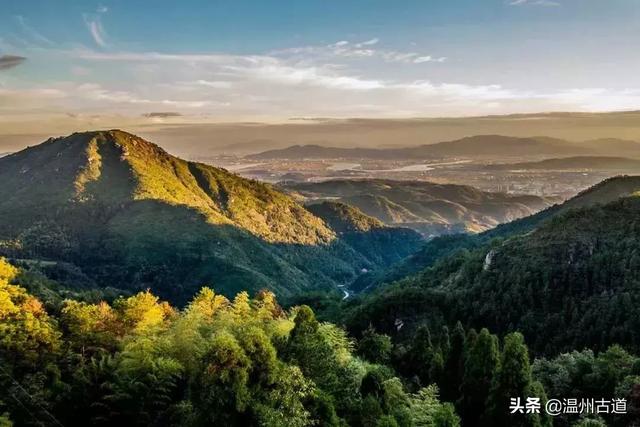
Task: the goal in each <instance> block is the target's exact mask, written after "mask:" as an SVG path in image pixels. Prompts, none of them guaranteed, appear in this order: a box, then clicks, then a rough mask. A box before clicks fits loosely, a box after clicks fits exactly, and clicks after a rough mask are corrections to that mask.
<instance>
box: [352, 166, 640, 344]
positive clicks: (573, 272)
mask: <svg viewBox="0 0 640 427" xmlns="http://www.w3.org/2000/svg"><path fill="white" fill-rule="evenodd" d="M639 184H640V180H639V178H637V177H619V178H614V179H610V180H607V181H605V182H603V183H601V184H599V185H597V186H595V187H594V188H592V189H591V190H589V191H586V192H584V193H583V194H581V195H579V196H577V197H576V198H574V199H572V200H571V201H569V202H567V203H566V204H565V205H562V206H558V207H556V208H554V209H551V210H550V211H551V212H547V213H545V214H544V215H542V214H539V215H540V217H539V219H538V220H537V221H536V220H534V219H535V218H531V219H529V220H528V222H527V223H526V227H516V226H512V227H511V228H508V227H507V228H506V229H505V230H506V231H504V234H502V236H501V238H498V239H493V240H491V239H488V238H487V239H486V240H485V241H484V242H478V241H477V240H476V241H475V243H474V244H473V245H468V244H467V245H461V247H462V248H463V249H462V250H454V251H451V252H450V253H449V255H446V256H444V257H442V258H439V259H438V260H435V261H434V260H431V263H430V265H431V266H430V267H428V268H426V269H424V270H423V271H422V272H420V273H418V274H415V275H412V276H409V277H407V278H406V279H403V280H401V281H399V282H397V283H396V284H394V285H391V286H389V287H388V288H385V289H382V290H380V291H378V292H375V293H374V294H373V295H371V296H369V297H365V298H364V301H362V303H361V305H356V306H354V307H353V308H352V313H351V320H350V324H351V327H352V328H353V329H354V330H359V329H361V328H365V327H366V326H367V325H368V324H369V323H370V322H372V323H373V324H374V325H375V326H376V327H379V328H380V329H382V330H385V331H394V332H397V325H398V322H401V323H402V324H403V325H404V326H403V328H402V331H401V333H403V331H407V330H411V329H412V327H414V326H415V325H417V324H419V323H422V322H427V323H433V324H439V323H441V322H446V323H449V324H450V322H452V321H456V320H461V321H462V322H463V323H465V324H467V325H469V326H474V327H485V326H486V327H489V328H492V329H494V330H496V331H499V332H500V333H504V332H507V331H511V330H519V331H522V332H523V334H524V335H525V337H526V338H527V342H529V344H530V345H531V346H532V347H533V348H534V349H535V350H536V351H537V352H555V351H563V350H567V349H571V348H580V347H582V346H590V347H593V348H596V349H598V348H605V347H606V346H607V345H609V344H611V343H613V342H615V343H620V344H624V345H627V346H629V347H630V348H634V349H637V348H640V338H639V337H638V336H637V334H636V333H635V332H634V331H636V330H638V327H639V326H640V324H639V323H638V319H640V311H638V310H639V309H638V307H639V305H638V302H640V288H639V287H638V283H640V264H639V263H640V198H638V197H637V196H634V195H632V194H633V193H635V191H636V189H638V188H640V186H639ZM629 194H631V195H629ZM620 195H628V196H627V197H623V198H621V199H619V200H615V201H609V200H611V199H612V198H615V197H616V196H620ZM599 201H602V202H605V203H606V202H608V201H609V202H608V203H606V204H600V203H598V202H599ZM528 230H532V231H528ZM510 232H513V234H510ZM492 236H493V237H496V236H500V233H497V232H494V233H493V234H492ZM509 236H511V237H509ZM353 304H355V302H354V303H353Z"/></svg>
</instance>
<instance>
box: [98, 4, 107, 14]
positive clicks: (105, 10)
mask: <svg viewBox="0 0 640 427" xmlns="http://www.w3.org/2000/svg"><path fill="white" fill-rule="evenodd" d="M96 12H97V13H107V12H109V8H108V7H107V6H104V5H100V6H98V8H97V9H96Z"/></svg>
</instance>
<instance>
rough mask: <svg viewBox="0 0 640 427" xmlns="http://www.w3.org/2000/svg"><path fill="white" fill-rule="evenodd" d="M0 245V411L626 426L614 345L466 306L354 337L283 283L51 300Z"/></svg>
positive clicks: (636, 368) (114, 418) (147, 419)
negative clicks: (614, 402) (588, 403)
mask: <svg viewBox="0 0 640 427" xmlns="http://www.w3.org/2000/svg"><path fill="white" fill-rule="evenodd" d="M20 277H23V276H21V274H20V270H19V269H18V268H16V267H14V266H12V265H11V264H9V263H7V262H6V261H0V337H1V339H0V362H1V365H0V367H1V371H0V389H1V390H4V392H3V393H2V394H0V398H1V401H0V414H2V415H1V418H0V425H2V426H3V427H5V426H12V425H16V426H41V425H47V426H48V425H54V426H60V425H64V426H76V425H77V426H86V425H97V426H99V425H122V426H128V425H131V426H205V425H207V426H209V425H230V426H231V425H242V426H314V425H318V426H362V427H380V426H407V427H409V426H439V427H440V426H441V427H445V426H446V427H455V426H460V425H465V426H474V425H495V426H550V425H552V423H554V425H561V426H570V425H571V426H602V425H606V424H604V423H605V422H607V423H609V425H615V426H618V425H619V426H624V425H629V423H631V422H634V421H637V419H638V418H637V417H638V416H639V415H640V412H639V411H640V406H638V404H639V403H640V400H639V399H640V387H639V386H638V384H639V383H640V358H639V357H637V356H635V355H633V354H630V353H628V352H626V351H625V350H624V349H623V348H622V347H620V346H617V345H613V346H611V347H609V348H607V349H606V350H603V351H600V352H597V353H596V352H594V351H592V350H589V349H584V350H581V351H572V352H568V353H561V354H557V355H554V356H550V357H541V358H535V359H534V360H533V361H532V355H531V354H530V353H529V350H528V348H527V345H526V343H525V341H524V338H523V336H522V335H521V334H520V333H517V332H515V333H509V334H506V335H505V336H504V337H498V336H497V335H494V334H492V333H491V332H490V331H489V330H487V329H484V328H483V329H481V330H479V331H477V330H475V329H472V328H470V329H465V328H464V327H463V325H462V324H461V323H460V322H457V323H455V324H453V325H450V327H449V326H447V325H443V326H442V327H441V328H440V329H438V330H430V329H429V327H427V326H424V325H423V326H421V327H418V328H417V329H416V330H415V331H414V333H413V334H412V336H411V337H410V339H408V340H402V341H397V340H393V339H392V338H391V337H390V336H388V335H385V334H381V333H379V332H377V331H376V330H375V329H374V328H373V327H371V326H370V327H368V328H366V329H365V330H364V331H363V332H362V334H361V335H360V336H359V337H358V339H355V338H354V337H352V336H349V335H348V334H347V332H346V331H345V330H344V329H343V328H341V327H340V326H337V325H335V324H332V323H328V322H321V321H319V320H318V319H317V318H316V316H315V314H314V312H313V310H312V309H311V308H309V307H308V306H306V305H301V306H294V307H291V308H290V309H288V310H284V309H283V308H282V307H281V306H280V305H279V304H278V302H277V301H276V298H275V296H274V294H273V293H271V292H269V291H261V292H259V293H257V294H256V295H255V296H254V297H253V298H250V296H249V295H248V294H247V293H246V292H240V293H238V294H237V295H236V296H235V298H233V299H232V300H230V299H227V298H226V297H224V296H222V295H219V294H216V293H215V292H214V290H212V289H211V288H207V287H204V288H202V289H201V290H200V291H199V292H198V293H197V294H196V295H195V296H194V297H193V299H192V300H191V301H190V302H189V303H188V304H187V305H186V306H185V307H183V308H181V309H178V308H176V307H172V306H171V305H170V304H168V303H166V302H163V301H161V300H159V299H158V298H157V297H156V296H154V295H153V294H152V293H151V292H149V291H145V292H140V293H138V294H135V295H132V296H130V297H120V298H117V299H115V300H114V301H113V303H111V304H108V303H106V302H98V303H89V302H83V301H78V300H73V299H66V300H64V301H62V302H61V303H59V304H55V305H49V306H47V305H48V304H44V303H43V302H41V301H40V300H39V299H38V298H37V297H35V296H34V295H32V294H31V293H29V292H28V291H27V290H26V289H25V288H24V287H22V286H20V283H18V282H19V278H20ZM527 396H536V397H539V398H540V399H541V404H542V405H544V402H545V401H546V399H547V396H571V397H575V398H589V397H602V396H607V397H609V396H617V397H622V398H626V399H628V405H629V407H628V413H627V414H618V415H614V414H611V415H608V416H607V417H606V418H604V419H603V418H599V417H598V418H588V417H585V418H580V417H578V416H577V415H575V416H572V415H562V416H559V417H556V418H554V419H553V420H552V419H551V418H550V417H549V416H546V415H543V414H519V413H516V414H513V415H510V414H509V412H508V410H507V409H508V407H509V399H510V398H511V397H522V398H525V397H527Z"/></svg>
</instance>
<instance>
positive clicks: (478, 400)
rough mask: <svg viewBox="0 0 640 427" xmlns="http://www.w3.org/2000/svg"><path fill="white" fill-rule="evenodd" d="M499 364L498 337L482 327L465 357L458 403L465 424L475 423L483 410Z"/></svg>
mask: <svg viewBox="0 0 640 427" xmlns="http://www.w3.org/2000/svg"><path fill="white" fill-rule="evenodd" d="M499 365H500V354H499V351H498V338H497V337H496V336H495V335H491V334H490V333H489V331H488V330H487V329H482V330H481V331H480V334H478V337H477V339H476V340H475V344H474V345H473V346H472V347H470V348H469V350H468V351H467V356H466V359H465V369H464V377H463V380H462V387H461V392H462V396H461V398H460V404H459V406H460V409H461V413H462V419H463V420H464V421H465V425H472V426H473V425H477V424H478V421H479V420H480V417H481V416H482V414H483V413H484V412H485V409H486V408H485V403H486V399H487V395H488V394H489V392H490V390H491V384H492V383H493V381H494V377H495V375H496V373H497V371H498V368H499Z"/></svg>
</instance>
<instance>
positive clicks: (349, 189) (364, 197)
mask: <svg viewBox="0 0 640 427" xmlns="http://www.w3.org/2000/svg"><path fill="white" fill-rule="evenodd" d="M283 188H284V189H286V190H287V191H289V192H292V193H293V194H296V195H298V196H300V197H302V198H303V199H306V200H309V201H314V200H335V201H339V202H341V203H345V204H347V205H351V206H354V207H357V208H358V209H359V210H361V211H362V212H364V213H365V214H366V215H369V216H372V217H374V218H377V219H379V220H380V221H382V222H384V223H385V224H387V225H402V226H405V227H411V228H413V229H415V230H417V231H419V232H421V233H423V234H425V235H434V234H443V233H449V232H455V231H471V232H477V231H482V230H486V229H488V228H491V227H495V226H496V225H497V224H499V223H502V222H507V221H511V220H513V219H516V218H520V217H523V216H527V215H531V214H532V213H534V212H537V211H539V210H540V209H543V208H545V207H547V206H549V205H550V204H551V200H549V199H546V198H542V197H538V196H527V195H508V194H504V193H490V192H484V191H480V190H478V189H476V188H473V187H470V186H465V185H454V184H434V183H431V182H424V181H393V180H383V179H371V180H331V181H324V182H318V183H286V184H283Z"/></svg>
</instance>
